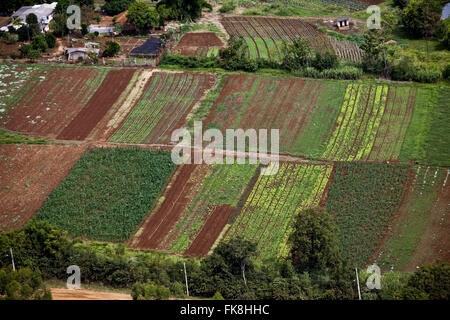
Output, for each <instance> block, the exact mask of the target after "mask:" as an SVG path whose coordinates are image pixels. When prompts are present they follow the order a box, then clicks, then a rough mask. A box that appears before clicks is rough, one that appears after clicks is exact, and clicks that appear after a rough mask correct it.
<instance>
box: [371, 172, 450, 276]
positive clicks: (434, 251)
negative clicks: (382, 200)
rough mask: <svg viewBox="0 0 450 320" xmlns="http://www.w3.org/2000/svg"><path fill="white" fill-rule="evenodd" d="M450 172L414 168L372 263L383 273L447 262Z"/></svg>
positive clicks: (449, 252) (410, 269)
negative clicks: (402, 198)
mask: <svg viewBox="0 0 450 320" xmlns="http://www.w3.org/2000/svg"><path fill="white" fill-rule="evenodd" d="M449 175H450V170H449V169H447V168H438V167H429V166H417V167H415V168H414V169H413V170H412V172H411V177H410V180H412V181H411V183H410V186H409V189H408V191H407V196H406V199H405V201H404V202H403V203H402V205H401V206H400V210H399V211H398V212H397V217H396V219H395V222H394V224H393V225H392V226H391V227H390V229H389V232H388V233H387V234H386V239H385V241H384V243H383V245H382V246H380V248H379V250H378V251H377V252H376V253H375V256H374V260H375V261H376V263H377V264H378V265H380V266H381V267H383V269H386V270H392V269H395V270H401V271H414V270H416V267H417V266H419V265H422V264H424V263H429V262H431V261H434V260H436V259H440V260H441V261H449V260H450V248H449V246H448V244H449V243H450V235H449V232H448V231H449V230H450V221H449V219H448V213H449V211H448V206H449V204H450V189H449V183H450V181H449Z"/></svg>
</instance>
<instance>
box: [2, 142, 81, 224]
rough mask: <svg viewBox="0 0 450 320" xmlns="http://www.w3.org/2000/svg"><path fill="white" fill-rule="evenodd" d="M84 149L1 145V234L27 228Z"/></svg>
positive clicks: (79, 147) (59, 146)
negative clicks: (3, 231) (25, 225)
mask: <svg viewBox="0 0 450 320" xmlns="http://www.w3.org/2000/svg"><path fill="white" fill-rule="evenodd" d="M85 149H86V147H85V146H63V145H43V146H38V145H0V199H1V208H2V211H1V213H0V230H7V229H15V228H19V227H21V226H22V225H23V224H25V222H27V221H28V219H30V218H31V217H32V216H33V215H34V214H35V212H36V211H37V210H38V209H39V208H40V207H41V205H42V204H43V203H44V200H45V199H46V197H47V196H48V195H49V194H50V193H51V192H52V191H53V189H54V188H55V187H56V186H58V184H59V183H60V181H61V180H62V179H63V178H64V177H65V176H66V175H67V174H68V172H69V170H70V168H71V167H72V165H73V164H74V163H75V162H76V161H77V159H78V158H79V157H80V156H81V155H82V154H83V152H84V151H85Z"/></svg>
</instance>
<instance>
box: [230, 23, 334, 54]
mask: <svg viewBox="0 0 450 320" xmlns="http://www.w3.org/2000/svg"><path fill="white" fill-rule="evenodd" d="M221 23H222V24H223V26H224V27H225V29H226V30H227V32H228V34H229V35H233V36H236V37H243V38H244V39H245V42H246V43H247V46H248V57H249V58H265V59H269V60H275V61H278V60H280V59H281V57H282V42H283V40H284V41H293V40H294V39H295V38H296V37H301V38H302V39H306V41H308V42H309V43H310V45H311V47H312V48H314V49H315V50H317V51H319V52H326V51H332V50H333V48H332V46H331V44H330V42H329V40H328V38H327V36H325V35H324V34H322V33H321V32H320V31H319V30H318V29H317V28H316V27H315V26H313V25H312V24H310V23H308V22H306V21H303V20H301V19H280V18H269V17H245V16H239V17H237V16H236V17H224V18H222V20H221Z"/></svg>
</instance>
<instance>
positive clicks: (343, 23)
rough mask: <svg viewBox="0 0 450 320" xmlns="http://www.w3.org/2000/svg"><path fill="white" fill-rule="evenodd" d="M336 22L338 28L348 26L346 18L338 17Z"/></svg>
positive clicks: (345, 28) (346, 27)
mask: <svg viewBox="0 0 450 320" xmlns="http://www.w3.org/2000/svg"><path fill="white" fill-rule="evenodd" d="M336 24H337V27H338V29H339V30H348V29H349V28H350V24H349V19H348V18H338V19H337V20H336Z"/></svg>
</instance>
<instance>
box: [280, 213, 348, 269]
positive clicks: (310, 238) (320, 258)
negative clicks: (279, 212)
mask: <svg viewBox="0 0 450 320" xmlns="http://www.w3.org/2000/svg"><path fill="white" fill-rule="evenodd" d="M337 232H338V231H337V227H336V225H335V223H334V220H333V217H332V216H331V215H330V214H329V213H328V212H327V211H325V209H320V208H312V209H306V210H303V211H301V212H299V214H298V215H297V216H296V217H295V220H294V225H293V232H292V233H291V235H290V237H289V240H288V241H289V244H290V245H291V251H290V256H291V258H292V263H293V265H294V266H295V267H296V268H297V270H298V271H300V272H305V271H307V272H313V271H321V270H331V271H333V270H336V269H337V268H339V267H340V266H341V261H342V258H341V255H340V251H339V246H338V239H337Z"/></svg>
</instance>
